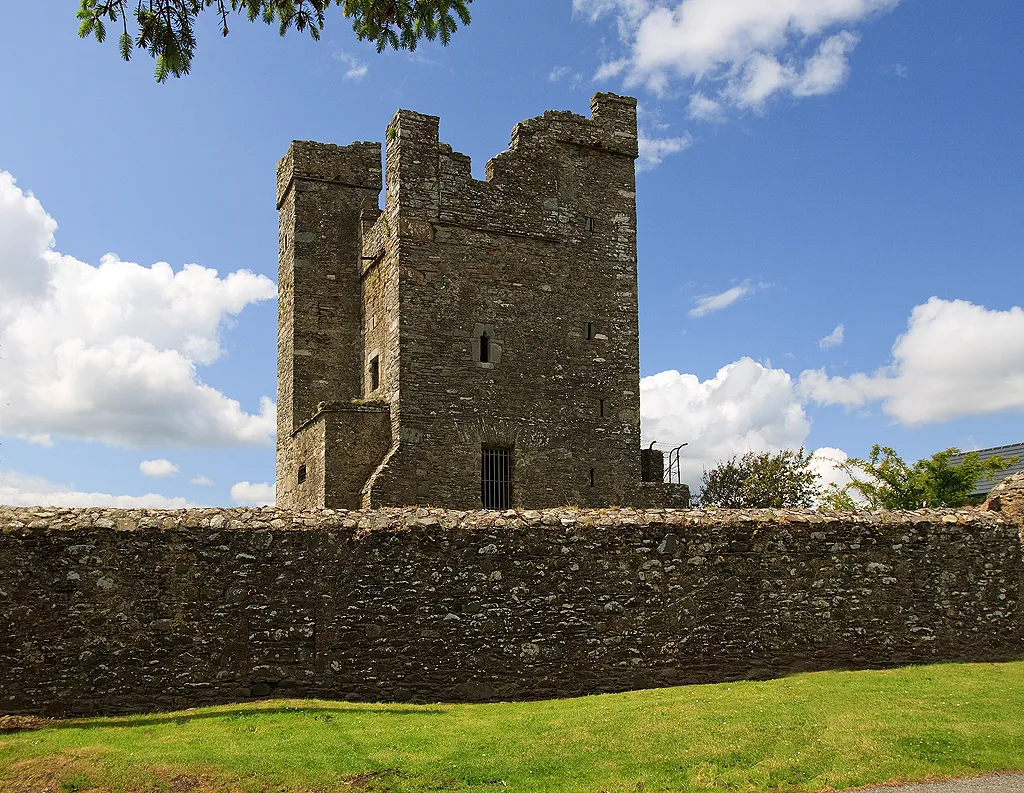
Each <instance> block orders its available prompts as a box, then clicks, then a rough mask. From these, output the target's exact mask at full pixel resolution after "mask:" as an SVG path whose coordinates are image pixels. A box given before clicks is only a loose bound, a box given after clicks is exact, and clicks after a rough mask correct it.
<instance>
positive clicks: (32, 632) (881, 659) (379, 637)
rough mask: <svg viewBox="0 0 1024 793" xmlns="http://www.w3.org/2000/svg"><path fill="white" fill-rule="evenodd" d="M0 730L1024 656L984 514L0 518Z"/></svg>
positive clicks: (424, 512) (49, 513) (275, 513)
mask: <svg viewBox="0 0 1024 793" xmlns="http://www.w3.org/2000/svg"><path fill="white" fill-rule="evenodd" d="M0 568H2V574H0V637H2V639H3V640H2V641H0V713H3V712H7V713H44V714H62V713H100V712H126V711H148V710H154V709H170V708H181V707H187V706H195V705H202V704H209V703H217V702H228V701H239V700H247V699H252V698H259V697H267V696H316V697H326V698H348V699H369V700H410V701H436V700H464V701H465V700H469V701H475V700H494V699H516V698H536V697H556V696H568V695H577V694H585V693H591V692H600V691H621V690H625V689H633V688H638V687H652V686H664V685H673V684H681V683H689V682H701V681H711V680H727V679H737V678H752V677H753V678H760V677H767V676H773V675H780V674H786V673H789V672H792V671H795V670H807V669H827V668H836V667H880V666H889V665H897V664H907V663H917V662H936V661H997V660H1006V659H1013V658H1021V657H1022V656H1024V642H1022V632H1021V606H1020V595H1021V581H1022V579H1021V577H1022V565H1021V545H1020V536H1019V527H1018V526H1017V525H1015V524H1011V523H1008V522H1004V521H1003V520H1002V519H1000V517H999V516H998V514H997V513H991V512H981V511H976V510H974V511H970V510H965V511H921V512H915V513H891V514H884V513H883V514H879V513H875V514H868V513H858V514H845V515H836V514H825V513H813V512H804V511H788V510H764V511H749V512H744V511H725V510H723V511H711V512H704V511H671V510H670V511H659V510H651V511H648V512H643V511H638V510H625V509H623V510H615V509H607V510H589V511H588V510H573V509H554V510H547V511H542V512H529V511H526V512H515V511H508V512H451V511H442V510H431V509H425V508H421V509H407V510H397V509H396V510H380V511H364V512H357V511H353V512H345V511H322V512H306V513H300V512H287V511H283V510H276V509H273V508H265V509H235V510H221V509H207V510H186V511H150V510H127V511H125V510H113V509H85V510H83V509H64V508H52V509H43V508H0Z"/></svg>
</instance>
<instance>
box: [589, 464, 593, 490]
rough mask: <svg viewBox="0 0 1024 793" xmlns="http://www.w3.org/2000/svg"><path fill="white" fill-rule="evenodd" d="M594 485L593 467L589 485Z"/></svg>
mask: <svg viewBox="0 0 1024 793" xmlns="http://www.w3.org/2000/svg"><path fill="white" fill-rule="evenodd" d="M593 486H594V469H593V468H591V469H590V484H589V485H588V487H593Z"/></svg>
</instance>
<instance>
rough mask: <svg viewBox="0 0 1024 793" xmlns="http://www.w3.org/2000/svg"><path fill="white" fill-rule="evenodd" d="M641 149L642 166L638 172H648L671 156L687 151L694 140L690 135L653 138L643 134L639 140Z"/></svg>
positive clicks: (638, 167)
mask: <svg viewBox="0 0 1024 793" xmlns="http://www.w3.org/2000/svg"><path fill="white" fill-rule="evenodd" d="M638 144H639V149H640V164H639V165H638V166H637V170H638V171H648V170H650V169H651V168H654V167H655V166H658V165H661V161H662V160H664V159H665V158H666V157H667V156H668V155H670V154H676V153H677V152H680V151H686V149H688V148H690V146H692V145H693V138H691V137H690V136H689V135H683V136H680V137H669V138H652V137H649V136H647V135H646V134H645V133H643V132H641V133H640V135H639V139H638Z"/></svg>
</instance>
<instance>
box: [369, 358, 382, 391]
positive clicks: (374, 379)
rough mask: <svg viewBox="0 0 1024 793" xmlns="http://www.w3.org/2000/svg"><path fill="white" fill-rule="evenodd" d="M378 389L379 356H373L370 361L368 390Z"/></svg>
mask: <svg viewBox="0 0 1024 793" xmlns="http://www.w3.org/2000/svg"><path fill="white" fill-rule="evenodd" d="M378 388H380V356H379V355H374V356H373V357H372V358H371V359H370V390H371V391H376V390H377V389H378Z"/></svg>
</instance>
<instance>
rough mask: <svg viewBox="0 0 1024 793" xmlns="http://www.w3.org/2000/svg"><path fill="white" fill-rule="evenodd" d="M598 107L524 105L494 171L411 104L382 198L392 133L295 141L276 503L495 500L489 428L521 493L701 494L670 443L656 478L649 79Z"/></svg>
mask: <svg viewBox="0 0 1024 793" xmlns="http://www.w3.org/2000/svg"><path fill="white" fill-rule="evenodd" d="M591 111H592V114H591V117H590V118H586V117H584V116H579V115H576V114H574V113H564V112H547V113H545V114H544V115H543V116H541V117H538V118H533V119H530V120H528V121H524V122H521V123H520V124H517V125H516V127H515V129H514V130H513V132H512V140H511V143H510V145H509V148H508V150H507V151H504V152H502V153H500V154H498V155H497V156H496V157H494V158H493V159H491V160H490V162H488V163H487V168H486V173H487V178H486V180H483V181H481V180H477V179H474V178H473V176H472V174H471V170H470V161H469V158H468V157H466V156H465V155H463V154H460V153H458V152H455V151H452V148H451V146H448V145H447V144H444V143H442V142H441V141H440V140H439V137H438V118H437V117H436V116H427V115H422V114H420V113H413V112H411V111H408V110H400V111H398V113H396V114H395V116H394V118H393V119H392V121H391V123H390V125H389V126H388V130H387V135H386V144H385V159H386V164H385V169H384V179H385V183H386V198H385V206H384V209H383V211H381V210H380V209H378V208H377V195H378V192H379V190H380V186H381V185H380V178H381V173H380V148H379V146H378V145H377V144H367V143H357V144H352V145H351V146H344V147H343V146H333V145H330V144H318V143H309V142H296V143H294V144H293V145H292V148H291V149H290V150H289V153H288V155H287V156H286V157H285V158H284V159H283V160H282V161H281V163H280V164H279V166H278V207H279V209H280V227H281V233H280V258H279V268H280V273H279V283H280V301H279V341H278V366H279V376H278V383H279V386H278V391H279V392H278V403H277V404H278V419H279V424H278V433H277V438H278V450H277V503H278V504H279V505H280V506H282V507H286V508H294V509H311V508H321V507H325V506H326V507H332V508H355V507H360V506H366V507H369V506H381V505H384V506H388V505H390V506H401V505H407V504H430V505H435V506H445V507H454V508H478V507H481V506H483V503H482V501H481V447H482V446H484V445H487V446H497V447H502V448H506V449H511V450H512V476H511V483H512V484H511V503H512V504H516V505H522V506H525V507H531V508H536V507H553V506H558V505H563V504H574V505H579V506H608V505H611V504H629V505H633V506H641V507H643V506H659V505H661V506H675V507H680V506H686V505H687V504H688V499H689V491H688V490H687V489H686V487H685V486H679V485H677V486H675V487H672V488H668V487H657V486H652V485H653V484H654V483H660V481H661V479H662V472H661V468H662V467H663V462H662V460H661V458H660V457H659V456H658V455H657V454H648V458H647V461H648V465H647V470H646V471H645V474H644V476H645V479H646V480H648V482H647V483H646V484H647V485H648V486H646V487H642V488H641V469H640V448H639V445H640V388H639V368H640V367H639V341H638V329H637V256H636V181H635V175H634V159H635V157H636V156H637V129H636V100H634V99H632V98H630V97H622V96H616V95H614V94H607V93H599V94H597V95H595V96H594V98H593V100H592V102H591ZM485 335H486V338H487V342H486V347H487V349H488V354H487V355H486V356H484V355H483V354H482V353H481V350H482V349H483V346H482V345H484V344H485V342H483V341H482V339H483V338H484V336H485ZM483 358H486V360H483ZM368 401H369V402H371V403H373V404H374V405H376V406H377V412H376V413H375V414H374V413H371V412H365V411H364V412H358V411H355V410H349V411H347V412H346V411H345V410H344V408H345V406H349V405H352V404H354V403H355V404H359V405H363V404H365V403H366V402H368ZM385 411H386V413H385ZM385 418H386V419H387V421H386V422H384V419H385ZM385 429H386V430H388V431H384V430H385Z"/></svg>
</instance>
